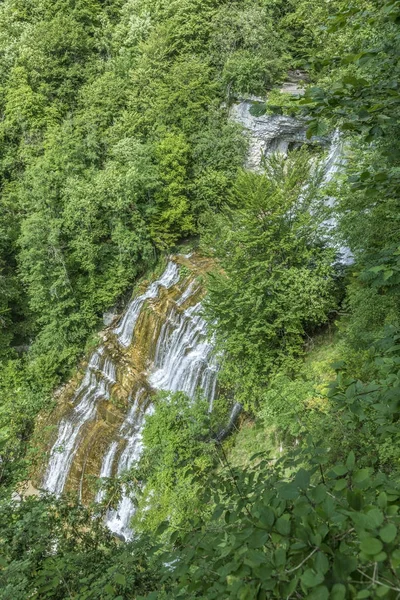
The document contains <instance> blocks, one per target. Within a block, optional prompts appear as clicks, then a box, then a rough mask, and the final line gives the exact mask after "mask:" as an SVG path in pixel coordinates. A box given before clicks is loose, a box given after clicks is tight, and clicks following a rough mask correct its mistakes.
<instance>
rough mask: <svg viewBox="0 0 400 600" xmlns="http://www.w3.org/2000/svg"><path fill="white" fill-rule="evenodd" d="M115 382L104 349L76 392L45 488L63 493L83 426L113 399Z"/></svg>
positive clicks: (96, 356) (95, 357) (93, 362)
mask: <svg viewBox="0 0 400 600" xmlns="http://www.w3.org/2000/svg"><path fill="white" fill-rule="evenodd" d="M115 382H116V371H115V366H114V364H113V362H112V361H111V359H110V358H109V357H107V356H106V355H105V354H104V348H103V347H101V348H99V350H97V351H96V352H95V353H94V354H93V356H92V358H91V359H90V362H89V364H88V367H87V369H86V373H85V376H84V378H83V381H82V383H81V385H80V386H79V388H78V390H77V391H76V394H75V396H74V402H75V403H76V406H75V407H74V408H73V410H72V413H71V414H70V415H69V417H68V418H65V419H62V421H61V423H60V427H59V431H58V437H57V440H56V442H55V444H54V445H53V448H52V450H51V453H50V461H49V465H48V467H47V471H46V474H45V477H44V482H43V487H44V489H46V490H48V491H49V492H52V493H54V494H57V495H58V494H60V493H61V492H62V491H63V489H64V485H65V482H66V480H67V477H68V473H69V470H70V467H71V464H72V461H73V458H74V455H75V452H76V450H77V447H78V442H79V434H80V432H81V430H82V428H83V426H84V425H85V424H86V423H87V422H89V421H91V420H92V419H93V418H94V416H95V414H96V404H97V402H98V401H99V400H100V399H104V400H107V399H108V398H109V397H110V388H111V386H112V384H113V383H115Z"/></svg>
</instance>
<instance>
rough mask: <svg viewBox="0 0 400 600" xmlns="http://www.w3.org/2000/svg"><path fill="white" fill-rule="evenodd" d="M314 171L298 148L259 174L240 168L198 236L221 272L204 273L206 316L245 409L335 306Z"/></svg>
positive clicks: (291, 360)
mask: <svg viewBox="0 0 400 600" xmlns="http://www.w3.org/2000/svg"><path fill="white" fill-rule="evenodd" d="M313 169H314V167H312V166H311V163H310V160H309V156H308V154H307V151H306V150H305V149H303V150H302V151H301V152H295V153H293V154H291V155H290V156H289V158H288V159H285V158H284V157H282V156H275V157H273V158H272V159H270V160H269V161H268V162H267V164H266V172H265V174H262V175H258V174H253V173H242V174H241V175H239V177H238V180H237V183H236V187H235V188H234V192H233V194H232V198H231V204H230V205H229V206H226V207H225V210H224V211H223V212H222V214H221V215H217V216H213V217H212V221H211V222H210V225H209V228H210V231H209V233H207V234H206V236H205V238H204V243H205V244H207V246H208V247H210V248H212V249H213V251H214V254H215V256H216V258H217V260H218V265H219V267H220V269H221V270H220V273H216V274H213V275H212V277H211V278H210V284H209V297H208V299H207V302H206V306H207V310H208V318H209V321H210V323H214V324H215V325H214V330H215V332H216V335H217V339H218V340H219V346H220V348H221V349H223V351H224V352H225V354H226V368H225V372H226V373H227V379H228V382H229V385H230V386H232V388H233V389H234V390H235V394H236V395H237V397H238V398H239V399H240V400H242V401H244V402H245V404H246V405H247V406H249V398H252V399H253V398H254V396H255V395H256V392H255V390H256V389H258V388H259V386H263V385H264V384H265V382H266V377H267V376H268V374H269V373H270V372H271V371H272V370H274V369H278V368H285V366H286V368H288V369H292V368H293V367H294V366H295V360H296V359H297V358H298V357H300V356H301V355H302V349H303V340H304V335H305V333H306V331H307V330H310V328H313V327H315V326H316V325H319V324H322V323H324V322H326V320H327V318H328V314H329V311H330V310H331V309H332V308H333V307H334V305H335V291H334V270H333V267H332V261H333V256H334V251H333V249H332V248H328V247H327V246H326V243H325V242H324V240H323V233H322V229H321V223H322V221H323V218H324V217H323V212H324V211H323V210H322V212H321V204H319V208H318V205H317V203H316V202H315V200H316V194H317V189H318V184H319V182H320V175H318V173H316V172H315V171H314V172H313Z"/></svg>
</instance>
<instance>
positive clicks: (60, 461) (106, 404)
mask: <svg viewBox="0 0 400 600" xmlns="http://www.w3.org/2000/svg"><path fill="white" fill-rule="evenodd" d="M179 262H181V263H182V264H183V265H185V267H186V268H187V269H188V270H189V272H191V275H190V276H186V277H185V278H181V273H180V266H179V264H178V263H179ZM209 266H210V264H209V262H208V261H206V260H205V259H200V258H198V257H196V256H195V257H190V256H185V257H183V256H181V257H177V258H176V259H175V260H170V261H169V263H168V265H167V268H166V269H165V271H164V273H163V274H162V276H161V277H160V278H159V279H158V280H157V281H155V282H153V283H151V284H150V285H149V286H148V288H147V290H146V291H145V292H144V293H142V294H141V295H139V296H138V297H136V298H135V299H134V300H133V301H132V302H131V303H130V305H129V306H128V308H127V310H126V312H125V314H124V315H123V316H122V318H121V320H120V324H119V325H118V326H117V327H116V328H115V329H114V330H113V331H109V333H108V334H106V336H105V342H104V344H103V346H101V347H100V348H99V349H98V350H97V351H96V352H94V354H93V356H92V358H91V359H90V362H89V364H88V366H87V369H86V372H85V375H84V378H83V380H82V383H81V385H80V386H79V388H78V389H77V391H76V392H75V394H74V396H73V398H72V403H73V407H72V409H71V408H70V404H68V406H67V411H66V414H65V415H64V416H63V418H62V419H61V421H60V422H59V428H58V435H57V439H56V441H55V443H54V444H53V447H52V450H51V453H50V460H49V463H48V467H47V470H46V473H45V476H44V481H43V487H44V488H45V489H47V490H49V491H50V492H53V493H55V494H57V495H59V494H60V493H62V492H63V490H64V489H65V488H66V486H67V484H68V487H69V489H70V488H71V489H75V488H77V487H79V488H80V491H81V496H82V486H84V485H86V483H85V484H84V482H85V475H95V476H99V477H102V478H107V477H111V476H112V475H115V474H118V475H120V474H122V473H123V472H124V471H126V470H128V469H129V468H131V467H132V465H133V464H134V463H135V462H136V461H137V460H138V459H139V457H140V454H141V451H142V447H143V445H142V431H143V427H144V422H145V418H146V415H148V414H151V412H152V410H153V405H152V397H153V394H154V392H155V391H157V390H168V391H171V392H176V391H183V392H185V393H187V394H188V396H189V397H190V398H194V397H195V395H196V393H197V390H198V389H200V390H201V391H202V393H203V395H204V396H205V397H206V398H207V399H208V401H209V403H210V408H211V407H212V403H213V400H214V397H215V394H216V385H217V375H218V365H217V362H216V360H215V357H214V356H213V340H212V339H211V340H210V339H208V333H207V325H206V322H205V320H204V318H203V317H202V315H201V297H202V295H203V289H202V286H201V283H200V282H199V281H198V279H197V275H201V274H202V273H203V272H205V271H207V269H208V268H209ZM115 390H117V392H118V393H119V396H120V397H121V398H122V399H123V398H125V401H124V402H125V406H126V408H125V411H124V413H125V414H124V413H122V412H120V413H118V411H117V410H116V409H115V410H114V409H113V406H114V405H113V404H112V401H111V395H112V394H114V391H115ZM125 391H126V394H125ZM117 395H118V394H117ZM115 414H116V415H117V416H115ZM119 414H120V415H121V416H120V417H118V415H119ZM110 415H111V416H110ZM118 418H119V419H120V421H119V423H120V424H119V425H118V423H116V424H114V419H118ZM99 431H103V437H104V436H106V440H108V441H107V443H105V442H104V440H103V442H101V440H100V437H99V434H98V432H99ZM104 432H105V433H104ZM107 436H108V437H107ZM89 438H90V443H89V442H88V439H89ZM100 442H101V443H100ZM98 448H101V450H100V451H99V450H98ZM99 452H100V454H101V456H100V458H101V462H99V460H98V455H99ZM81 455H82V456H81ZM72 470H74V473H75V472H76V476H75V475H74V477H72V475H71V472H72ZM85 493H86V494H87V493H88V492H87V491H85ZM103 497H104V496H103V492H102V491H100V492H98V494H97V496H96V500H97V501H99V502H100V501H101V500H102V499H103ZM133 513H134V505H133V503H132V500H131V499H130V497H129V496H128V495H127V494H126V495H124V496H123V498H122V500H121V502H120V504H119V506H118V508H117V510H116V511H109V513H108V515H107V525H108V527H109V528H110V529H111V530H112V531H113V532H115V533H116V534H118V535H120V536H121V537H124V538H129V537H130V536H131V533H132V532H131V530H130V528H129V523H130V520H131V517H132V515H133Z"/></svg>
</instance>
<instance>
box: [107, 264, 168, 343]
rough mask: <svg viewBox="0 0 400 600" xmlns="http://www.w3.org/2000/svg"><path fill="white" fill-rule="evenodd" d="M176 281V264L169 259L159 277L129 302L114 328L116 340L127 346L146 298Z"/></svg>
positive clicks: (148, 298) (154, 296) (155, 294)
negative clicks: (118, 323) (123, 314)
mask: <svg viewBox="0 0 400 600" xmlns="http://www.w3.org/2000/svg"><path fill="white" fill-rule="evenodd" d="M178 281H179V269H178V265H177V264H176V263H174V262H172V261H170V262H169V263H168V266H167V268H166V270H165V272H164V273H163V275H162V277H161V279H159V280H158V281H155V282H154V283H152V284H151V285H150V287H149V288H148V290H146V292H145V293H144V294H142V295H141V296H138V297H137V298H135V299H134V300H133V301H132V302H131V304H130V306H129V307H128V310H127V311H126V313H125V316H124V317H123V319H122V320H121V323H120V325H119V326H118V327H117V328H116V329H115V334H116V335H117V336H118V341H119V343H120V344H122V345H123V346H125V347H128V346H129V345H130V344H131V343H132V336H133V331H134V329H135V325H136V321H137V320H138V318H139V315H140V311H141V310H142V306H143V304H144V303H145V302H146V300H150V299H151V298H156V297H157V295H158V292H159V289H160V288H161V287H165V288H166V289H169V288H170V287H172V286H173V285H174V284H176V283H178Z"/></svg>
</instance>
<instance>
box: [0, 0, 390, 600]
mask: <svg viewBox="0 0 400 600" xmlns="http://www.w3.org/2000/svg"><path fill="white" fill-rule="evenodd" d="M399 21H400V6H399V2H398V1H397V0H379V1H378V2H369V0H362V1H361V2H357V3H352V2H348V1H343V0H331V1H328V0H324V1H322V2H321V1H316V0H290V1H289V2H287V1H286V2H282V1H281V0H238V1H236V2H228V1H218V0H208V1H204V0H203V1H199V0H174V1H173V2H171V1H168V2H167V1H164V0H159V1H157V2H152V1H150V0H128V1H127V2H125V1H122V0H120V1H116V2H100V1H97V0H92V1H91V2H85V1H83V0H57V1H51V2H50V1H48V0H39V1H35V2H21V1H20V0H5V1H4V2H3V3H2V5H1V7H0V54H1V57H2V60H1V67H0V111H1V117H2V118H1V122H0V137H1V151H0V177H1V197H0V203H1V212H0V360H1V369H0V598H1V599H2V600H25V599H26V598H38V599H39V598H40V599H45V598H48V599H60V600H61V599H63V600H64V599H65V598H76V599H81V600H83V599H103V600H112V599H113V600H121V599H125V598H127V599H128V598H132V599H133V598H136V599H139V598H147V599H148V600H151V599H155V598H159V599H160V600H161V599H163V598H164V599H165V598H186V599H190V598H207V599H208V598H209V599H212V598H215V599H217V598H218V599H219V598H238V599H239V600H252V599H263V598H309V599H310V600H313V599H314V600H325V599H333V600H340V599H348V598H349V599H353V598H354V599H356V598H360V599H361V598H384V597H386V598H389V599H395V598H398V597H399V594H400V553H399V549H398V548H399V542H400V534H399V526H400V516H399V508H400V507H399V498H400V477H399V467H400V465H399V459H400V450H399V449H400V445H399V433H398V420H399V364H400V353H399V348H400V345H399V326H400V323H399V302H400V288H399V281H400V280H399V273H400V266H399V264H400V263H399V256H400V249H399V248H400V239H399V231H398V212H399V210H398V203H399V191H400V190H399V170H398V158H399V154H400V146H399V142H398V140H399V139H400V138H399V133H400V132H399V121H398V116H399V115H398V113H399V106H400V101H399V98H400V96H399V87H398V86H399V84H398V79H399V78H398V74H399V73H398V70H399V66H398V61H397V57H398V51H399V44H400V37H399V31H398V24H399ZM299 67H300V68H303V69H305V70H306V71H307V72H308V75H309V78H310V85H309V87H308V89H307V91H306V93H305V95H304V97H302V98H300V99H294V100H288V98H287V97H280V95H279V93H277V92H274V106H275V105H276V106H275V109H276V110H281V111H284V110H290V112H293V113H296V114H299V115H302V116H305V117H307V118H308V119H309V122H308V127H309V135H310V136H312V135H313V134H317V135H324V134H326V133H327V132H329V131H333V130H334V129H335V128H339V129H340V131H341V132H342V133H341V134H342V136H343V139H344V140H345V148H346V150H345V152H346V162H345V166H344V169H343V172H342V174H341V175H340V176H339V178H338V180H337V181H336V182H335V183H334V184H331V186H330V189H329V190H324V189H321V187H320V186H317V180H318V173H316V172H315V169H314V168H313V163H312V162H310V158H309V155H308V154H307V152H306V151H305V150H300V151H296V152H294V153H293V154H291V155H290V156H289V158H288V159H287V160H283V159H282V158H279V157H273V158H272V159H271V160H270V161H268V162H267V163H266V165H265V173H262V174H254V173H246V172H243V171H241V170H240V169H241V167H242V165H243V160H244V157H245V153H246V140H245V137H244V136H243V135H242V132H241V131H240V128H239V127H238V126H237V125H234V124H232V123H231V122H230V121H229V119H228V107H229V104H230V102H232V100H233V99H234V98H235V97H238V96H240V95H246V94H265V92H266V91H267V90H268V89H270V88H272V87H274V86H275V87H279V84H280V83H281V82H282V81H283V80H284V78H285V75H286V73H287V71H288V69H290V68H299ZM279 103H281V106H279ZM290 107H292V108H290ZM314 179H315V180H316V181H315V182H314ZM329 196H334V197H335V198H336V204H335V207H334V209H332V210H333V212H334V218H335V220H336V223H337V228H336V229H337V232H336V235H337V240H336V242H337V243H338V244H344V245H346V246H348V247H349V248H350V250H351V252H352V255H353V260H354V262H353V263H352V264H351V265H347V266H346V267H340V268H339V267H338V266H337V262H335V256H334V247H335V243H332V240H329V244H328V243H327V240H326V239H324V237H323V236H321V235H320V224H321V223H322V222H323V221H324V220H325V219H326V218H328V216H329V215H328V216H327V215H326V214H325V213H324V211H322V212H321V211H320V210H319V209H320V208H321V206H323V205H325V206H326V205H327V203H326V202H325V200H326V199H327V198H328V197H329ZM328 204H329V203H328ZM330 216H332V215H330ZM198 234H200V235H201V244H202V247H203V251H205V252H208V253H212V254H213V256H214V258H215V260H216V261H217V263H218V264H219V266H220V269H219V270H216V273H215V274H214V275H213V277H211V278H210V280H209V300H208V307H207V310H208V315H209V319H210V323H211V324H213V323H214V327H215V333H216V337H217V340H218V349H219V350H222V351H223V352H224V361H223V372H222V378H221V382H222V400H223V399H224V398H228V400H232V399H240V400H241V401H242V403H243V404H244V405H245V409H246V416H245V423H247V427H243V429H242V431H241V432H240V435H239V436H237V437H236V438H233V439H232V440H230V441H229V442H228V443H225V444H222V443H220V442H218V440H217V439H216V436H215V431H214V428H215V423H214V422H213V419H214V416H210V415H208V414H207V413H206V412H204V410H203V406H202V403H201V400H199V403H198V404H196V406H194V407H191V406H190V403H188V402H187V399H185V398H184V397H183V396H182V395H179V394H178V396H173V397H171V398H169V399H164V400H162V401H160V403H159V404H158V406H157V407H156V411H155V414H154V415H153V416H152V417H151V418H150V419H149V420H148V422H147V423H146V426H145V431H144V440H145V442H146V449H145V452H144V454H143V456H142V459H141V460H140V461H139V463H138V465H136V467H135V470H134V471H132V473H130V474H128V475H126V476H125V479H128V480H130V482H131V484H132V487H133V489H134V493H135V494H136V495H137V501H138V511H137V514H136V516H135V528H136V538H135V539H134V540H133V541H132V542H129V543H120V542H119V541H117V540H115V539H114V538H113V537H112V536H111V535H110V534H109V533H108V532H107V531H106V530H105V529H104V527H103V525H102V523H103V516H104V514H103V512H102V511H104V510H105V509H106V503H105V505H104V506H100V507H87V508H84V507H82V506H80V505H79V504H77V503H76V501H75V499H74V498H72V497H71V498H62V499H60V500H55V499H54V498H48V497H43V498H29V499H21V498H16V497H15V495H14V496H12V493H13V491H15V489H16V486H17V485H18V483H19V482H22V481H24V479H26V477H27V473H28V470H29V454H27V447H28V444H29V439H30V436H31V433H32V429H33V426H34V422H35V416H36V415H37V413H38V411H39V410H41V408H42V407H43V406H44V405H45V404H46V402H48V398H49V397H50V396H51V392H52V391H53V390H54V387H55V386H56V385H58V384H59V383H60V382H61V381H63V379H65V378H66V377H67V376H68V374H69V373H70V372H71V369H73V368H74V366H75V365H76V361H77V358H78V357H79V355H80V354H82V352H83V350H84V346H85V343H86V341H87V339H88V336H89V335H90V334H91V333H92V332H94V331H95V330H96V329H97V328H98V326H99V324H100V318H101V315H102V312H103V311H104V310H105V309H107V308H109V307H110V306H112V305H113V304H114V303H115V302H117V300H118V299H119V298H120V297H121V295H122V294H123V293H124V292H125V291H126V290H127V289H129V286H132V284H133V282H134V281H135V279H136V278H137V277H138V276H139V275H140V274H141V273H143V271H144V270H145V269H146V268H147V267H148V266H150V265H152V264H153V263H154V261H155V258H156V256H157V253H160V252H163V251H165V250H169V249H171V248H172V247H174V246H175V245H176V244H178V243H179V242H180V241H182V239H184V238H186V237H188V236H195V235H198ZM215 321H216V324H215ZM332 330H333V331H334V335H331V334H330V333H329V332H330V331H332ZM318 339H322V340H325V342H324V341H323V342H322V348H323V350H321V352H324V351H325V352H326V354H327V355H328V356H329V357H330V356H331V355H332V357H333V358H334V359H335V361H336V363H335V364H334V365H333V367H328V365H327V363H325V362H322V364H321V363H320V362H319V361H318V358H316V357H315V356H314V357H313V355H312V353H311V355H310V356H309V358H308V360H304V355H305V354H306V353H307V350H309V349H310V348H312V346H313V344H315V343H318ZM328 362H329V361H328ZM201 415H202V416H201ZM252 422H255V423H256V425H255V426H254V427H250V426H248V425H249V423H252ZM177 423H178V424H179V423H180V424H181V425H180V426H177ZM256 430H257V431H258V433H257V436H258V437H256V436H255V433H254V432H255V431H256ZM260 432H261V442H260V435H259V433H260ZM246 436H247V438H248V439H246ZM252 436H253V437H252ZM253 439H257V444H259V445H260V447H254V448H251V449H250V450H249V447H251V446H252V445H254V444H252V440H253ZM249 440H250V441H249ZM235 444H236V446H235ZM31 451H32V449H31ZM253 454H254V455H255V456H252V455H253ZM238 455H239V456H240V460H237V457H238ZM111 483H112V485H111V487H110V489H112V486H115V490H117V491H116V493H117V492H118V486H119V485H120V484H121V481H119V480H115V481H114V482H111ZM112 501H113V500H112V497H111V496H110V497H109V502H112ZM160 519H162V522H161V523H160ZM156 528H157V529H156Z"/></svg>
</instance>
